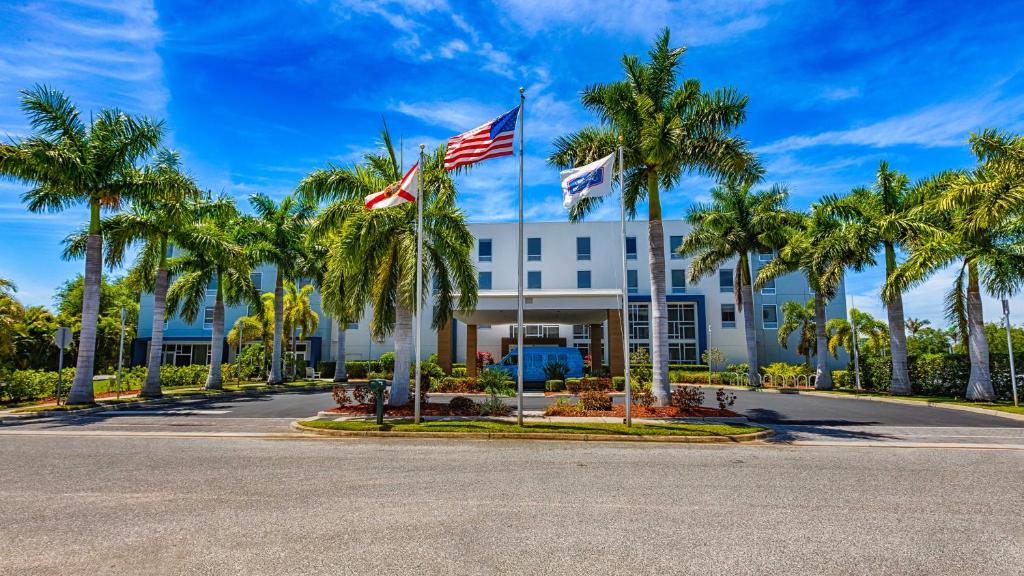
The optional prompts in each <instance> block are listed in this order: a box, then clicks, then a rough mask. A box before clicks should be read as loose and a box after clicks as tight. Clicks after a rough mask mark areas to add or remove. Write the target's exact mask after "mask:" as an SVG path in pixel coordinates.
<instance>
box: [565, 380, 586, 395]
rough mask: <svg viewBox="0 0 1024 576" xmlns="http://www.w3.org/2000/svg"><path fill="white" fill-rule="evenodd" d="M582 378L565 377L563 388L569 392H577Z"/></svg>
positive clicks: (581, 383)
mask: <svg viewBox="0 0 1024 576" xmlns="http://www.w3.org/2000/svg"><path fill="white" fill-rule="evenodd" d="M582 385H583V378H566V379H565V389H566V390H567V391H568V392H569V394H579V393H580V390H582Z"/></svg>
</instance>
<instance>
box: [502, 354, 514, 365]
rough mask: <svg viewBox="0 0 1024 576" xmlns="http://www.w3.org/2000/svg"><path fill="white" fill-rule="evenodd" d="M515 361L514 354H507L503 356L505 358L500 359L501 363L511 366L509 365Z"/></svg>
mask: <svg viewBox="0 0 1024 576" xmlns="http://www.w3.org/2000/svg"><path fill="white" fill-rule="evenodd" d="M515 363H516V355H515V354H509V355H508V356H505V358H504V359H502V361H501V364H502V365H503V366H511V365H513V364H515Z"/></svg>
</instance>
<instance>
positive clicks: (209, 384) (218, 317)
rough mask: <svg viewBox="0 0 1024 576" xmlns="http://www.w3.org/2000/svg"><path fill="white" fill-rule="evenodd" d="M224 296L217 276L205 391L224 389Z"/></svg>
mask: <svg viewBox="0 0 1024 576" xmlns="http://www.w3.org/2000/svg"><path fill="white" fill-rule="evenodd" d="M223 356H224V296H223V292H222V291H221V279H220V274H218V275H217V300H216V301H215V302H214V304H213V335H212V336H210V373H209V375H207V377H206V389H207V390H220V389H221V388H223V387H224V377H223V375H222V374H221V363H222V362H223V360H224V358H223Z"/></svg>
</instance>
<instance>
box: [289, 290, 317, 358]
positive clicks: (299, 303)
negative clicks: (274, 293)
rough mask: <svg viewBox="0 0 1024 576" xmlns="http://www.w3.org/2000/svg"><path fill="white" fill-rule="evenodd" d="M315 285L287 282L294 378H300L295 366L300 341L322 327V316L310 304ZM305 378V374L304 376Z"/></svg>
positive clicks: (306, 338)
mask: <svg viewBox="0 0 1024 576" xmlns="http://www.w3.org/2000/svg"><path fill="white" fill-rule="evenodd" d="M313 289H314V287H313V285H312V284H306V285H303V286H297V285H296V284H295V283H294V282H285V285H284V309H285V316H286V317H287V322H286V324H287V327H288V329H287V332H288V335H289V336H290V337H291V341H292V346H291V349H292V361H293V362H292V378H296V377H298V374H297V373H296V370H298V365H297V364H295V362H294V360H295V351H296V344H297V341H298V340H301V341H305V340H308V339H309V337H310V336H311V335H313V334H314V333H315V332H316V329H317V326H319V325H320V315H319V314H317V313H316V311H315V310H313V307H312V305H311V304H310V299H309V297H310V295H311V294H312V293H313ZM303 376H304V374H303Z"/></svg>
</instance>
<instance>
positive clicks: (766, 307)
mask: <svg viewBox="0 0 1024 576" xmlns="http://www.w3.org/2000/svg"><path fill="white" fill-rule="evenodd" d="M761 325H762V326H763V327H764V328H767V329H775V328H778V327H779V308H778V306H776V305H775V304H762V305H761Z"/></svg>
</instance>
